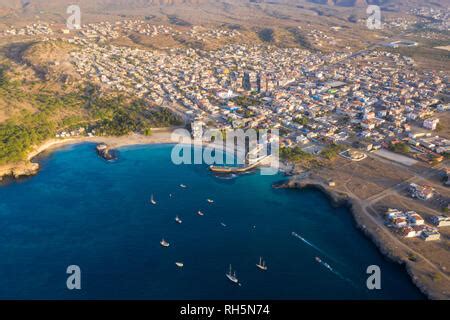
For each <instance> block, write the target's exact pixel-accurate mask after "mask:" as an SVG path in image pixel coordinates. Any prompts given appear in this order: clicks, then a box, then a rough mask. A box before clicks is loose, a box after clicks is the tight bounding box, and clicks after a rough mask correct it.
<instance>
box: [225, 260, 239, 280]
mask: <svg viewBox="0 0 450 320" xmlns="http://www.w3.org/2000/svg"><path fill="white" fill-rule="evenodd" d="M225 275H226V276H227V278H228V279H229V280H230V281H231V282H233V283H239V279H238V278H237V277H236V271H235V272H232V269H231V264H230V271H228V273H226V274H225Z"/></svg>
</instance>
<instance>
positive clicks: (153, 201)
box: [150, 194, 156, 204]
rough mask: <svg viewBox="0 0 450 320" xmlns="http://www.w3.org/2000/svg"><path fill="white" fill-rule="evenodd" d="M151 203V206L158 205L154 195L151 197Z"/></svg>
mask: <svg viewBox="0 0 450 320" xmlns="http://www.w3.org/2000/svg"><path fill="white" fill-rule="evenodd" d="M150 203H151V204H156V201H155V198H153V194H152V196H151V197H150Z"/></svg>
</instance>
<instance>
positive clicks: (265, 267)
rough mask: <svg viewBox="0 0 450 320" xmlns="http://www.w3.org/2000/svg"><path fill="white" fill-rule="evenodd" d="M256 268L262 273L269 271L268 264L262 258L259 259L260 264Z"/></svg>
mask: <svg viewBox="0 0 450 320" xmlns="http://www.w3.org/2000/svg"><path fill="white" fill-rule="evenodd" d="M256 266H257V267H258V268H259V269H260V270H262V271H266V270H267V266H266V262H265V261H264V260H263V259H262V257H259V263H257V264H256Z"/></svg>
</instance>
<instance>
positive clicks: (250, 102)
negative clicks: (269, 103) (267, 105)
mask: <svg viewBox="0 0 450 320" xmlns="http://www.w3.org/2000/svg"><path fill="white" fill-rule="evenodd" d="M231 101H233V102H234V103H236V104H237V105H238V106H242V107H249V106H256V105H259V104H261V100H259V99H258V98H256V97H251V96H239V97H235V98H233V99H231Z"/></svg>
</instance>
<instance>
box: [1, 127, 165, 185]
mask: <svg viewBox="0 0 450 320" xmlns="http://www.w3.org/2000/svg"><path fill="white" fill-rule="evenodd" d="M171 135H172V130H170V129H154V130H153V132H152V135H150V136H144V135H140V134H130V135H126V136H120V137H100V136H98V137H74V138H66V139H51V140H47V141H46V142H44V143H43V144H41V145H39V146H36V147H35V148H33V149H32V150H31V151H30V152H29V153H28V155H27V158H26V160H24V161H21V162H17V163H11V164H5V165H1V166H0V180H1V179H2V178H3V177H5V176H13V177H15V178H18V177H21V176H29V175H34V174H36V173H37V172H38V171H39V164H38V163H36V162H33V159H34V158H35V157H36V156H38V155H40V154H42V153H43V152H49V151H53V150H56V149H58V148H62V147H64V146H68V145H73V144H78V143H85V142H92V143H106V144H108V145H109V146H110V147H111V148H119V147H123V146H130V145H144V144H158V143H174V141H173V140H172V137H171Z"/></svg>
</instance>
